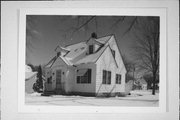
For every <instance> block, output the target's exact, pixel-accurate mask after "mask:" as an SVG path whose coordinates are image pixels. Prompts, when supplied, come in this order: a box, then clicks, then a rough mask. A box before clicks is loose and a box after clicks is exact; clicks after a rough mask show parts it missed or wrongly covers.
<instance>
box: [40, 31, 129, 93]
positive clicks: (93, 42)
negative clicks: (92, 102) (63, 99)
mask: <svg viewBox="0 0 180 120" xmlns="http://www.w3.org/2000/svg"><path fill="white" fill-rule="evenodd" d="M59 48H60V49H59V52H57V55H56V56H55V57H54V58H53V59H51V60H50V61H49V63H48V64H47V65H46V81H45V83H44V93H48V92H54V93H55V94H78V95H88V96H89V95H90V96H101V95H105V96H114V95H119V94H121V93H124V92H125V75H126V69H125V66H124V63H123V60H122V57H121V53H120V50H119V48H118V46H117V42H116V39H115V36H114V35H109V36H105V37H100V38H97V37H96V35H94V33H93V34H92V37H91V38H90V39H89V40H87V41H84V42H80V43H77V44H73V45H68V46H66V47H59Z"/></svg>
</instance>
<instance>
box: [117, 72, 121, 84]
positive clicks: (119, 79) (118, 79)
mask: <svg viewBox="0 0 180 120" xmlns="http://www.w3.org/2000/svg"><path fill="white" fill-rule="evenodd" d="M116 84H121V75H120V74H116Z"/></svg>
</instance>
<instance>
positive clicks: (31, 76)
mask: <svg viewBox="0 0 180 120" xmlns="http://www.w3.org/2000/svg"><path fill="white" fill-rule="evenodd" d="M36 75H37V72H32V69H31V67H30V66H28V65H26V72H25V92H26V93H33V92H34V90H33V84H34V83H36Z"/></svg>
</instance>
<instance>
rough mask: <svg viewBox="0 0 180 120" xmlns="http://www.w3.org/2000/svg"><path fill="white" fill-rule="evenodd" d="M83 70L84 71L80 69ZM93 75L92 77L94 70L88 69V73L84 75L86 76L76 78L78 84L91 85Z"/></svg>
mask: <svg viewBox="0 0 180 120" xmlns="http://www.w3.org/2000/svg"><path fill="white" fill-rule="evenodd" d="M79 70H83V69H78V70H77V71H79ZM91 75H92V69H90V68H88V69H87V72H86V73H85V74H84V76H79V75H77V76H76V84H91V78H92V77H91Z"/></svg>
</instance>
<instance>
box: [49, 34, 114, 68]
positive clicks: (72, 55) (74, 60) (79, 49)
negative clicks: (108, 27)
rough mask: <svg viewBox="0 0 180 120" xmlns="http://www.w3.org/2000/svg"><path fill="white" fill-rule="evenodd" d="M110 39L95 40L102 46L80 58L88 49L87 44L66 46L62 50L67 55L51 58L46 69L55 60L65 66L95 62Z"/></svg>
mask: <svg viewBox="0 0 180 120" xmlns="http://www.w3.org/2000/svg"><path fill="white" fill-rule="evenodd" d="M111 37H112V35H110V36H105V37H101V38H97V39H95V41H97V42H99V43H100V44H102V45H104V46H102V47H100V49H99V50H98V51H96V52H95V53H93V54H89V55H85V56H82V57H79V56H80V55H81V54H83V53H85V52H86V50H87V48H88V45H87V42H79V43H76V44H72V45H68V46H66V47H64V49H67V50H68V52H67V54H65V55H60V56H58V57H57V56H55V57H53V58H52V59H51V60H50V61H49V62H48V64H47V65H46V67H51V66H52V65H53V64H54V63H55V61H56V60H57V58H61V59H62V60H63V61H64V62H65V63H66V64H67V65H78V64H83V63H90V62H91V63H92V62H96V60H97V59H98V58H99V57H100V56H101V54H102V53H103V52H104V50H105V49H106V48H107V46H105V44H106V43H107V42H108V41H109V40H110V38H111ZM115 62H116V61H115ZM116 64H117V63H116Z"/></svg>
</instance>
